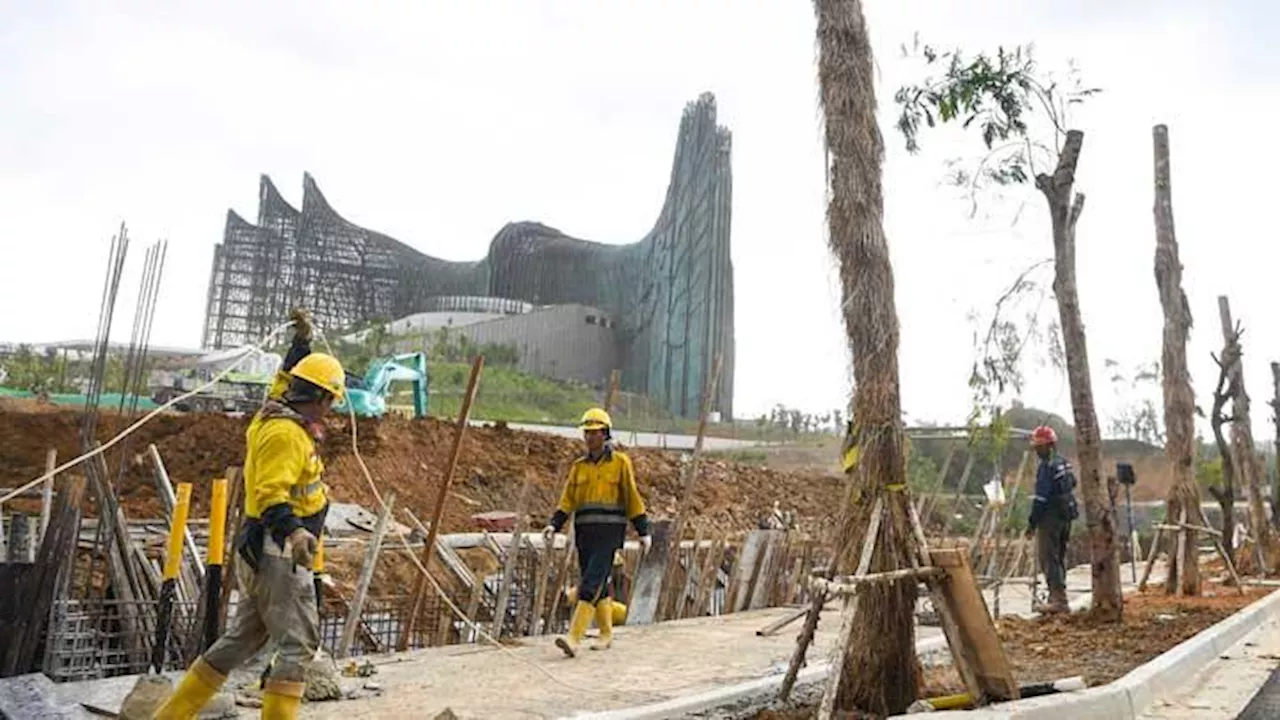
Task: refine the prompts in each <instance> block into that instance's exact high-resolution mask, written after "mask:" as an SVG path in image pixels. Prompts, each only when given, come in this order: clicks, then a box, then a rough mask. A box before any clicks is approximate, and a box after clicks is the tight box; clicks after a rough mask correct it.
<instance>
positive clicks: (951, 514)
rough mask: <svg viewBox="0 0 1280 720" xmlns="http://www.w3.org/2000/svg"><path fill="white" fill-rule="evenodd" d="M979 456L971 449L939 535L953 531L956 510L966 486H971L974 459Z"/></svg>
mask: <svg viewBox="0 0 1280 720" xmlns="http://www.w3.org/2000/svg"><path fill="white" fill-rule="evenodd" d="M977 456H978V454H977V453H975V452H973V451H972V450H970V451H969V453H968V458H967V459H966V460H965V461H964V472H962V473H960V482H959V483H957V484H956V494H955V497H953V498H952V499H951V509H950V510H949V511H948V512H947V515H946V517H945V518H944V519H943V521H942V533H941V535H939V537H946V536H947V533H948V532H951V523H952V522H954V521H955V518H956V511H957V510H959V509H960V499H961V498H962V497H964V491H965V488H966V487H968V486H969V473H971V472H973V461H974V460H976V459H977Z"/></svg>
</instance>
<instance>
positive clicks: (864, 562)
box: [783, 495, 910, 720]
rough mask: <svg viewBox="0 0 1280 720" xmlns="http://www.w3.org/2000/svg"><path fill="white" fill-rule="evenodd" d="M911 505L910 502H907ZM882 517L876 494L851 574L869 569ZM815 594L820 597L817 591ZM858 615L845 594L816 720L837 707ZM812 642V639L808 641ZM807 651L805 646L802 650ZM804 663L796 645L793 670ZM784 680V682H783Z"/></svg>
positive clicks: (854, 603)
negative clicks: (837, 698) (856, 561)
mask: <svg viewBox="0 0 1280 720" xmlns="http://www.w3.org/2000/svg"><path fill="white" fill-rule="evenodd" d="M908 504H910V503H908ZM883 516H884V496H883V495H877V496H876V502H875V504H874V505H872V507H871V523H870V525H869V526H868V527H867V535H866V537H865V538H863V540H862V555H861V556H860V557H859V558H858V569H857V570H856V571H854V573H853V574H854V575H855V576H858V575H866V574H867V571H868V570H870V569H871V556H872V554H873V553H874V552H875V549H876V536H877V535H879V534H880V521H881V518H882V517H883ZM814 594H815V595H817V594H819V593H817V592H815V593H814ZM857 614H858V596H857V595H855V594H849V595H846V596H845V598H844V607H843V608H842V609H841V611H840V634H839V636H838V640H837V641H836V651H835V657H834V658H833V659H832V660H831V669H830V670H828V671H827V672H828V675H827V689H826V692H824V693H823V694H822V704H821V705H820V706H819V707H818V720H831V717H832V714H833V713H834V712H835V707H836V693H838V692H839V691H840V681H841V679H842V678H841V676H842V675H844V663H845V658H846V657H848V654H849V644H850V643H852V642H853V630H854V627H855V626H856V622H855V620H854V618H855V616H856V615H857ZM811 639H812V638H811ZM807 649H808V648H807V647H805V648H804V650H807ZM803 662H804V654H803V653H802V651H801V648H800V647H799V646H798V645H797V647H796V654H795V655H794V656H793V657H792V658H791V664H792V665H794V666H797V667H796V672H797V673H799V672H800V669H799V667H798V666H799V665H800V664H802V663H803ZM787 675H788V676H790V675H791V668H790V667H788V668H787ZM785 681H786V679H785V678H784V679H783V682H784V683H785Z"/></svg>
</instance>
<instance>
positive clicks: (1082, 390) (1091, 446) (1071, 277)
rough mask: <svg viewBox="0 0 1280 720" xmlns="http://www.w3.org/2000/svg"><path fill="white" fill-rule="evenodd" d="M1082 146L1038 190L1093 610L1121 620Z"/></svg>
mask: <svg viewBox="0 0 1280 720" xmlns="http://www.w3.org/2000/svg"><path fill="white" fill-rule="evenodd" d="M1083 144H1084V133H1082V132H1080V131H1079V130H1071V131H1068V132H1067V140H1066V142H1065V143H1064V144H1063V147H1062V153H1061V154H1060V155H1059V156H1058V167H1057V168H1056V169H1055V170H1054V172H1053V175H1046V174H1043V173H1042V174H1040V175H1038V176H1036V187H1037V188H1039V189H1040V192H1041V193H1043V194H1044V197H1045V200H1047V201H1048V203H1049V217H1050V219H1051V221H1052V223H1053V249H1054V271H1055V274H1054V279H1053V292H1054V294H1055V295H1057V298H1058V315H1059V321H1060V322H1061V324H1062V345H1063V350H1064V351H1065V352H1066V356H1067V380H1068V382H1069V384H1070V386H1071V409H1072V411H1073V414H1074V416H1075V424H1076V458H1077V460H1078V461H1079V464H1080V489H1081V492H1082V494H1083V495H1084V505H1085V518H1086V520H1087V522H1088V526H1089V555H1090V560H1091V562H1092V565H1093V610H1094V612H1095V613H1098V614H1099V615H1101V616H1103V617H1114V618H1116V619H1119V617H1120V613H1121V610H1122V607H1123V597H1122V595H1121V591H1120V563H1119V557H1118V556H1117V554H1116V528H1115V518H1114V517H1112V515H1111V501H1110V498H1111V495H1110V492H1109V491H1108V489H1107V486H1106V484H1105V483H1104V482H1103V479H1102V437H1101V435H1100V433H1099V431H1098V414H1097V412H1096V411H1095V410H1094V407H1093V384H1092V382H1091V380H1090V378H1089V353H1088V348H1087V346H1086V344H1085V333H1084V320H1083V319H1082V318H1081V316H1080V297H1079V293H1078V292H1077V290H1076V223H1077V222H1078V221H1079V220H1080V213H1081V212H1082V211H1083V210H1084V195H1081V194H1080V193H1075V194H1074V197H1073V195H1072V187H1073V186H1074V185H1075V174H1076V164H1077V163H1078V162H1079V161H1080V149H1081V147H1082V146H1083Z"/></svg>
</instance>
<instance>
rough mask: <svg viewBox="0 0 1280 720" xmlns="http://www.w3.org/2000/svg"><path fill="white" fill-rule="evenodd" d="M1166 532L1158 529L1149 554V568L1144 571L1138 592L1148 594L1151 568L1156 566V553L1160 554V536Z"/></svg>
mask: <svg viewBox="0 0 1280 720" xmlns="http://www.w3.org/2000/svg"><path fill="white" fill-rule="evenodd" d="M1163 534H1164V530H1162V529H1161V528H1156V536H1155V539H1154V540H1152V541H1151V551H1150V552H1149V553H1147V567H1146V568H1144V569H1143V571H1142V580H1140V581H1138V592H1146V590H1147V579H1148V578H1150V577H1151V568H1153V567H1155V564H1156V553H1158V552H1160V536H1161V535H1163Z"/></svg>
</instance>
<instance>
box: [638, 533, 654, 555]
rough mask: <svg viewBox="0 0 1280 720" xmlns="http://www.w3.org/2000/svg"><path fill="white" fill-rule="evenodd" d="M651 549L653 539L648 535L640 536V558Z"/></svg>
mask: <svg viewBox="0 0 1280 720" xmlns="http://www.w3.org/2000/svg"><path fill="white" fill-rule="evenodd" d="M652 547H653V538H652V537H649V536H648V535H641V536H640V556H641V557H644V556H645V555H648V554H649V549H650V548H652Z"/></svg>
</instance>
